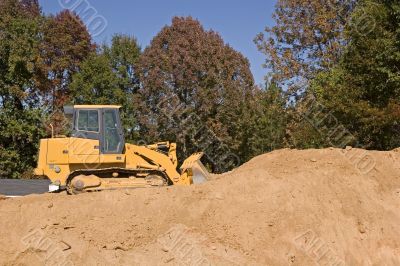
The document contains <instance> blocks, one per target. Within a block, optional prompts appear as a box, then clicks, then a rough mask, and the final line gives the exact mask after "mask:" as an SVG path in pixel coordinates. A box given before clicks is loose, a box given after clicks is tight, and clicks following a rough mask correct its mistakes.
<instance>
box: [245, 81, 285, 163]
mask: <svg viewBox="0 0 400 266" xmlns="http://www.w3.org/2000/svg"><path fill="white" fill-rule="evenodd" d="M252 109H253V112H254V113H253V130H252V133H253V134H252V136H251V147H252V152H251V156H254V155H258V154H263V153H266V152H270V151H273V150H275V149H280V148H283V147H284V146H285V135H286V127H287V124H288V116H287V106H286V97H285V95H284V92H283V91H282V89H281V88H279V87H278V86H277V85H276V84H274V83H272V84H270V85H267V86H266V88H265V90H259V91H258V93H257V94H256V97H255V98H254V105H253V108H252Z"/></svg>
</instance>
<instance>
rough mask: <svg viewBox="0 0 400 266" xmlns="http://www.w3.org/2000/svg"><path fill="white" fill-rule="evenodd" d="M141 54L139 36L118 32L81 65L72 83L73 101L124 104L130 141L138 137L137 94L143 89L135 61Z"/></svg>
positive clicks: (125, 122) (123, 115)
mask: <svg viewBox="0 0 400 266" xmlns="http://www.w3.org/2000/svg"><path fill="white" fill-rule="evenodd" d="M139 56H140V46H139V45H138V44H137V41H136V39H134V38H131V37H129V36H124V35H116V36H114V38H113V39H112V44H111V46H110V47H108V46H107V45H103V47H102V49H101V50H100V51H99V52H98V53H93V54H92V55H91V56H90V57H89V58H88V59H87V60H86V61H84V62H83V63H82V65H81V69H80V72H79V73H77V74H75V75H74V76H73V82H72V84H71V86H70V92H71V102H72V103H73V104H117V105H122V109H121V110H122V113H121V116H122V122H123V124H124V126H125V133H126V134H125V135H126V138H127V140H128V141H133V140H137V138H138V136H137V133H136V130H135V127H136V119H135V108H134V106H133V96H134V93H135V92H136V91H137V89H138V88H139V81H138V78H137V74H136V72H135V64H136V62H137V60H138V59H139Z"/></svg>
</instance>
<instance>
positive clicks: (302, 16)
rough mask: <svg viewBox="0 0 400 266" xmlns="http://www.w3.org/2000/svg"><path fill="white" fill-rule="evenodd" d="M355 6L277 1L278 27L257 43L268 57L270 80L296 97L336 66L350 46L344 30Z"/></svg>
mask: <svg viewBox="0 0 400 266" xmlns="http://www.w3.org/2000/svg"><path fill="white" fill-rule="evenodd" d="M356 2H357V0H325V1H321V0H308V1H304V0H278V1H277V5H276V9H275V12H274V15H273V18H274V19H275V22H276V23H275V25H274V26H272V27H266V29H265V33H260V34H258V35H257V37H256V38H255V40H254V41H255V43H256V44H257V47H258V49H259V50H260V51H261V52H262V53H264V54H265V55H266V64H265V65H266V67H268V68H269V69H271V70H272V71H271V73H270V76H271V78H273V79H274V81H275V82H277V83H278V84H283V85H285V86H286V87H287V88H288V89H289V91H290V92H294V93H295V92H298V90H301V89H304V87H306V86H307V83H308V81H309V80H310V79H312V78H313V77H315V75H316V74H317V73H318V72H319V71H321V70H326V69H328V68H330V67H332V66H333V65H334V64H336V63H337V62H338V60H339V59H340V55H341V52H342V50H343V47H344V46H345V44H346V42H347V38H346V37H345V36H344V32H343V29H344V27H345V25H346V24H347V23H348V20H349V17H350V16H351V14H352V10H353V8H354V5H355V3H356Z"/></svg>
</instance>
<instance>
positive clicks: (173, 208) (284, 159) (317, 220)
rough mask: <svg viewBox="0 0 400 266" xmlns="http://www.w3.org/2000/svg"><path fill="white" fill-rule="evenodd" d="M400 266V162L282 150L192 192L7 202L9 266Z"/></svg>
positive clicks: (3, 251)
mask: <svg viewBox="0 0 400 266" xmlns="http://www.w3.org/2000/svg"><path fill="white" fill-rule="evenodd" d="M399 258H400V151H399V150H395V151H391V152H377V151H368V152H366V151H363V150H358V149H351V148H348V149H346V150H339V149H333V148H332V149H324V150H305V151H298V150H280V151H275V152H272V153H269V154H265V155H262V156H259V157H256V158H254V159H253V160H251V161H250V162H248V163H246V164H244V165H243V166H241V167H240V168H238V169H236V170H234V171H231V172H229V173H226V174H223V175H217V176H214V180H213V181H210V182H208V183H206V184H201V185H196V186H191V187H167V188H155V189H136V190H124V191H107V192H96V193H88V194H83V195H78V196H68V195H65V194H46V195H34V196H28V197H23V198H13V199H6V200H0V265H44V264H47V265H57V264H58V265H318V264H319V265H400V259H399Z"/></svg>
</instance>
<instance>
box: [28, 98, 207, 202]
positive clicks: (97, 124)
mask: <svg viewBox="0 0 400 266" xmlns="http://www.w3.org/2000/svg"><path fill="white" fill-rule="evenodd" d="M119 109H120V106H117V105H75V106H70V107H64V112H65V114H66V115H68V116H71V117H72V131H71V136H70V137H66V136H56V137H54V136H53V133H52V137H51V138H48V139H41V140H40V148H39V155H38V166H37V168H36V169H35V175H38V176H45V177H47V178H48V179H50V181H51V184H50V185H49V192H58V191H62V190H67V192H68V193H69V194H78V193H82V192H87V191H99V190H106V189H121V188H137V187H154V186H168V185H191V184H193V183H202V182H205V181H207V180H208V179H209V177H210V175H209V173H208V171H207V169H206V168H205V167H204V165H203V164H202V163H201V161H200V159H201V157H202V156H203V154H202V153H195V154H193V155H191V156H190V157H189V158H187V159H186V160H185V161H184V162H183V164H182V165H181V166H180V167H179V168H178V159H177V155H176V144H175V143H170V142H159V143H156V144H152V145H142V146H139V145H133V144H129V143H125V139H124V133H123V127H122V125H121V119H120V115H119Z"/></svg>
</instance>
